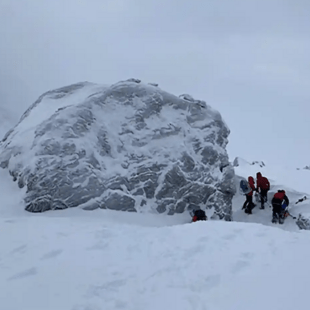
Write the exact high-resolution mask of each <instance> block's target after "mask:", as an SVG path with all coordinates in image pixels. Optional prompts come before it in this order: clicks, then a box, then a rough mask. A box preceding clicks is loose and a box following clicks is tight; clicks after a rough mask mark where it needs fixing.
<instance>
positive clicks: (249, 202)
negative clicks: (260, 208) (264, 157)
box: [242, 176, 255, 214]
mask: <svg viewBox="0 0 310 310" xmlns="http://www.w3.org/2000/svg"><path fill="white" fill-rule="evenodd" d="M248 183H249V185H250V187H251V189H252V190H251V191H250V192H249V193H248V194H246V195H245V198H246V200H245V202H244V204H243V207H242V210H243V209H245V210H244V212H245V213H248V214H252V210H253V208H254V207H255V204H254V203H253V191H254V190H255V182H254V179H253V177H251V176H250V177H248Z"/></svg>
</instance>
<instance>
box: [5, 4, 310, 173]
mask: <svg viewBox="0 0 310 310" xmlns="http://www.w3.org/2000/svg"><path fill="white" fill-rule="evenodd" d="M309 55H310V1H309V0H278V1H277V0H256V1H254V0H0V96H1V100H2V101H1V102H0V105H2V106H3V105H6V107H7V108H9V109H11V110H12V108H14V110H15V111H17V112H16V113H18V114H19V115H18V116H20V114H22V112H23V110H25V109H26V108H27V107H28V106H29V105H30V104H31V103H32V102H33V101H34V100H35V99H36V98H37V97H38V96H39V95H40V94H42V93H43V92H45V91H47V90H50V89H54V88H57V87H61V86H65V85H68V84H72V83H75V82H79V81H90V82H96V83H107V84H112V83H115V82H117V81H119V80H124V79H127V78H130V77H135V78H139V79H141V80H143V81H144V82H157V83H159V85H160V87H161V88H162V89H164V90H167V91H169V92H172V93H174V94H176V95H180V94H183V93H189V94H191V95H193V96H194V97H195V98H197V99H203V100H205V101H207V103H208V104H210V105H211V106H213V107H214V108H216V109H217V110H219V111H220V112H221V114H222V116H223V118H224V119H225V121H226V123H227V124H228V126H229V128H230V129H231V135H230V139H229V140H230V142H229V145H228V151H229V155H230V157H231V160H233V159H234V157H235V156H241V157H244V158H246V159H248V160H263V161H265V162H266V163H267V164H268V165H273V164H277V163H279V164H281V165H287V166H293V167H303V166H305V165H309V164H310V123H309V115H310V113H309V112H310V56H309Z"/></svg>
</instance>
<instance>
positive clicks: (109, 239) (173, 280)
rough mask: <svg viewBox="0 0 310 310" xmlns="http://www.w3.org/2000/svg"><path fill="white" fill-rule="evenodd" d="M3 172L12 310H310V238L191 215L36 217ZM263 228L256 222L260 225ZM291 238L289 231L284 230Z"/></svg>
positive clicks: (6, 305)
mask: <svg viewBox="0 0 310 310" xmlns="http://www.w3.org/2000/svg"><path fill="white" fill-rule="evenodd" d="M4 172H5V171H3V170H0V182H1V183H0V184H1V186H0V195H1V197H2V199H1V201H2V203H1V205H0V228H1V234H0V242H1V247H0V273H1V277H0V287H1V290H0V300H1V309H5V310H20V309H23V310H42V309H44V310H55V309H57V310H103V309H104V310H105V309H109V310H114V309H115V310H116V309H126V310H140V309H141V310H157V309H178V310H192V309H193V310H216V309H218V310H226V309H227V310H234V309H236V310H237V309H238V310H248V309H251V310H261V309H281V310H292V309H301V308H303V309H305V308H306V307H307V305H308V295H307V293H308V287H309V285H310V277H309V274H308V270H309V254H310V253H309V252H310V250H309V246H308V245H309V240H310V233H309V232H308V231H298V232H288V231H285V230H283V229H278V227H279V226H277V227H266V226H265V225H261V224H254V223H238V222H221V221H207V222H198V223H195V224H189V223H187V222H188V220H189V217H188V215H186V214H185V213H184V214H180V215H174V216H166V215H158V214H137V213H125V212H117V211H111V210H101V209H100V210H95V211H89V212H86V211H84V210H81V209H79V208H74V209H67V210H62V211H51V212H46V213H42V214H32V213H28V212H26V211H24V210H23V206H22V204H21V199H22V194H21V193H20V191H17V189H16V186H15V184H14V183H12V182H11V181H9V179H10V178H9V177H8V176H7V175H6V173H4ZM253 218H254V215H253V217H252V219H253ZM281 228H282V227H281Z"/></svg>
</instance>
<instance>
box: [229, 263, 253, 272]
mask: <svg viewBox="0 0 310 310" xmlns="http://www.w3.org/2000/svg"><path fill="white" fill-rule="evenodd" d="M249 265H250V262H249V261H246V260H239V261H237V262H236V263H235V264H234V265H233V267H232V273H234V274H236V273H239V272H241V271H242V270H244V269H245V268H247V267H248V266H249Z"/></svg>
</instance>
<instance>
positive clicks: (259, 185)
mask: <svg viewBox="0 0 310 310" xmlns="http://www.w3.org/2000/svg"><path fill="white" fill-rule="evenodd" d="M248 185H249V187H250V192H248V193H246V201H245V202H244V204H243V207H242V209H244V212H245V213H248V214H252V210H253V208H254V207H255V204H254V202H253V192H254V191H255V192H256V194H257V195H258V196H259V200H260V203H261V207H260V208H261V209H265V202H267V194H268V191H269V190H270V183H269V180H268V179H267V178H266V177H263V176H262V174H261V173H260V172H257V174H256V186H255V181H254V178H253V177H252V176H249V177H248Z"/></svg>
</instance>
